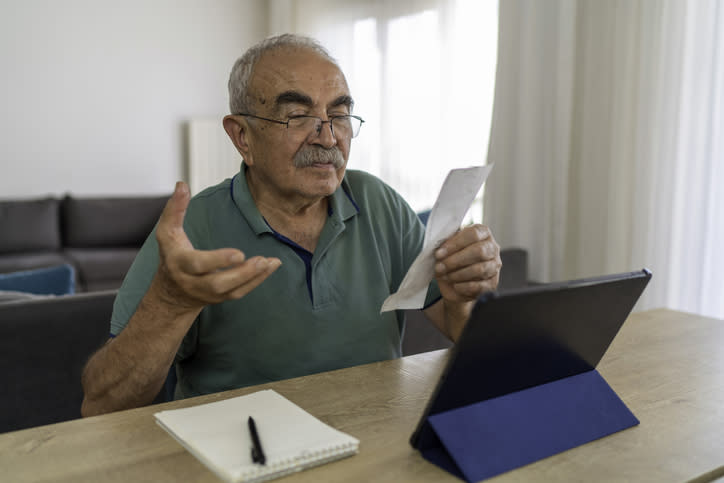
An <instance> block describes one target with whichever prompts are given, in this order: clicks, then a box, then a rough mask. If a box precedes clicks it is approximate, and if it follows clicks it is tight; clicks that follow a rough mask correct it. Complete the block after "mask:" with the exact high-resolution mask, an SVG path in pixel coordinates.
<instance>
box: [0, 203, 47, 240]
mask: <svg viewBox="0 0 724 483" xmlns="http://www.w3.org/2000/svg"><path fill="white" fill-rule="evenodd" d="M59 205H60V202H59V201H58V200H57V199H55V198H46V199H38V200H12V201H10V200H7V201H0V253H20V252H36V251H56V250H59V249H60V243H61V237H60V217H59Z"/></svg>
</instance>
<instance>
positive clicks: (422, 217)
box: [417, 210, 432, 225]
mask: <svg viewBox="0 0 724 483" xmlns="http://www.w3.org/2000/svg"><path fill="white" fill-rule="evenodd" d="M430 213H432V210H425V211H420V212H418V213H417V217H418V218H420V221H421V222H422V224H423V225H427V219H428V218H430Z"/></svg>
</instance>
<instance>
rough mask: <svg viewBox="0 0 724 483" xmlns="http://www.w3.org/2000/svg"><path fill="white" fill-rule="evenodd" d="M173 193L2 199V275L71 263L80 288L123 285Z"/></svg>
mask: <svg viewBox="0 0 724 483" xmlns="http://www.w3.org/2000/svg"><path fill="white" fill-rule="evenodd" d="M167 199H168V196H160V197H119V198H78V197H73V196H66V197H64V198H52V197H49V198H45V199H34V200H1V201H0V273H8V272H16V271H20V270H29V269H33V268H41V267H48V266H52V265H59V264H63V263H67V264H70V265H71V266H73V268H74V269H75V273H76V290H77V291H97V290H106V289H115V288H118V287H119V286H120V284H121V282H122V281H123V277H124V276H125V274H126V272H127V271H128V268H129V267H130V266H131V262H132V261H133V259H134V258H135V256H136V254H137V253H138V250H139V248H140V247H141V245H142V244H143V241H144V240H145V239H146V237H147V236H148V234H149V233H150V232H151V230H152V229H153V226H154V225H155V223H156V221H157V220H158V217H159V216H160V214H161V211H162V210H163V207H164V205H165V203H166V200H167Z"/></svg>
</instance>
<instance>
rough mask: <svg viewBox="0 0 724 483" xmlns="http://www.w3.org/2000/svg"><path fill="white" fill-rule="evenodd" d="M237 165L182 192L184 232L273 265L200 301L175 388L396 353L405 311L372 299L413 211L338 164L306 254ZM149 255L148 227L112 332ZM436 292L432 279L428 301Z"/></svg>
mask: <svg viewBox="0 0 724 483" xmlns="http://www.w3.org/2000/svg"><path fill="white" fill-rule="evenodd" d="M243 172H244V166H243V165H242V171H241V173H243ZM241 173H240V174H237V175H236V176H235V177H234V178H233V179H227V180H225V181H223V182H222V183H220V184H218V185H216V186H213V187H210V188H208V189H206V190H204V191H203V192H201V193H199V194H198V195H196V196H195V197H193V198H192V200H191V202H190V203H189V207H188V210H187V212H186V218H185V220H184V228H185V230H186V234H187V235H188V237H189V239H190V240H191V242H192V243H193V245H194V247H195V248H197V249H201V250H212V249H216V248H225V247H235V248H238V249H240V250H242V251H243V252H244V254H245V255H246V256H247V257H248V258H250V257H252V256H255V255H262V256H265V257H276V258H279V259H280V260H281V261H282V265H281V267H279V268H278V269H277V270H276V271H275V272H274V273H273V274H272V275H271V276H269V278H267V279H266V280H265V281H264V282H263V283H262V284H261V285H260V286H259V287H257V288H256V289H254V290H253V291H252V292H250V293H249V294H247V295H246V296H244V297H242V298H241V299H239V300H232V301H227V302H223V303H220V304H215V305H209V306H207V307H205V308H204V309H203V310H202V311H201V313H200V315H199V316H198V318H197V319H196V321H195V322H194V324H193V325H192V327H191V329H190V330H189V332H188V333H187V334H186V336H185V338H184V340H183V342H182V344H181V347H180V348H179V351H178V353H177V355H176V371H177V376H178V385H177V389H176V398H183V397H190V396H196V395H200V394H207V393H211V392H217V391H222V390H226V389H232V388H237V387H243V386H250V385H255V384H261V383H266V382H270V381H276V380H280V379H286V378H291V377H297V376H302V375H306V374H312V373H316V372H322V371H328V370H332V369H339V368H342V367H348V366H353V365H357V364H365V363H369V362H374V361H380V360H386V359H391V358H396V357H400V353H401V351H400V341H401V336H402V333H403V329H404V312H403V311H396V312H386V313H384V314H380V307H381V306H382V302H383V301H384V300H385V298H386V297H387V296H388V295H390V294H391V293H394V292H395V291H396V290H397V287H398V286H399V284H400V282H401V281H402V279H403V277H404V276H405V273H406V272H407V269H408V267H409V266H410V265H411V264H412V261H413V260H414V259H415V257H416V256H417V254H418V253H419V252H420V250H421V249H422V242H423V238H424V226H423V225H422V223H421V222H420V221H419V219H418V217H417V215H416V214H415V212H414V211H413V210H412V209H411V208H410V207H409V206H408V204H407V203H406V202H405V201H404V200H403V199H402V197H400V195H399V194H397V193H396V192H395V191H394V190H393V189H392V188H390V187H389V186H387V185H386V184H384V183H383V182H382V181H380V180H379V179H377V178H375V177H374V176H372V175H370V174H367V173H364V172H362V171H354V170H347V172H346V175H345V178H344V180H343V181H342V184H341V186H340V188H338V189H337V191H336V192H335V193H333V194H332V195H331V196H330V197H329V217H328V219H327V222H326V224H325V226H324V228H323V230H322V233H321V236H320V238H319V241H318V243H317V247H316V250H315V252H314V253H313V254H312V253H310V252H307V251H306V250H304V249H303V248H301V247H299V246H298V245H296V244H295V243H294V242H292V241H291V240H288V239H285V238H284V237H283V236H281V235H279V234H278V233H276V232H274V230H272V229H271V228H270V227H269V225H268V224H267V223H266V221H265V220H264V218H263V217H262V215H261V213H260V212H259V210H258V209H257V207H256V205H255V204H254V201H253V199H252V197H251V193H250V192H249V189H248V186H247V183H246V177H245V176H243V174H241ZM158 262H159V258H158V245H157V242H156V238H155V233H151V235H150V236H149V238H148V240H146V243H145V244H144V246H143V248H142V249H141V251H140V253H139V255H138V257H137V258H136V260H135V261H134V263H133V265H132V266H131V268H130V270H129V272H128V275H127V276H126V279H125V281H124V282H123V286H122V287H121V289H120V291H119V293H118V297H117V298H116V301H115V303H114V306H113V316H112V319H111V334H113V335H116V334H118V333H120V331H121V330H123V328H124V327H125V326H126V324H127V322H128V319H129V318H130V317H131V315H132V314H133V313H134V312H135V310H136V308H137V307H138V304H139V302H140V300H141V298H142V297H143V295H144V294H145V292H146V290H147V289H148V287H149V285H150V283H151V279H152V278H153V276H154V273H155V271H156V268H157V267H158ZM439 296H440V295H439V289H438V288H437V285H436V284H435V282H434V281H433V283H432V284H431V285H430V289H429V290H428V297H427V303H428V304H430V303H432V302H434V301H436V300H437V299H438V298H439Z"/></svg>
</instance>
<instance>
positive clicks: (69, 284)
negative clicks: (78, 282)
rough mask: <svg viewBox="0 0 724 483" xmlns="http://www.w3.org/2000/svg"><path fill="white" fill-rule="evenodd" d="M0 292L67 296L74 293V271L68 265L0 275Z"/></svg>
mask: <svg viewBox="0 0 724 483" xmlns="http://www.w3.org/2000/svg"><path fill="white" fill-rule="evenodd" d="M0 290H12V291H15V292H28V293H34V294H39V295H67V294H72V293H74V292H75V269H74V268H73V267H72V266H71V265H68V264H63V265H57V266H55V267H48V268H38V269H36V270H25V271H22V272H12V273H0Z"/></svg>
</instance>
